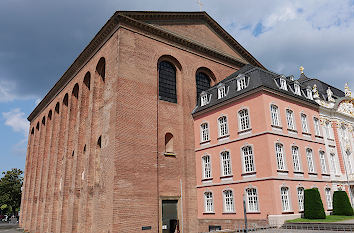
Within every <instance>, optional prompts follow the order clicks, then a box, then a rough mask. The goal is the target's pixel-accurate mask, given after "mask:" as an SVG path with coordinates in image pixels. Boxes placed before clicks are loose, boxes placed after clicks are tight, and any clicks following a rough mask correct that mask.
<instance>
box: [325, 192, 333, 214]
mask: <svg viewBox="0 0 354 233" xmlns="http://www.w3.org/2000/svg"><path fill="white" fill-rule="evenodd" d="M325 193H326V201H327V208H328V209H329V210H331V209H333V205H332V194H331V189H330V188H326V189H325Z"/></svg>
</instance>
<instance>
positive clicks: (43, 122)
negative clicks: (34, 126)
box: [42, 116, 45, 125]
mask: <svg viewBox="0 0 354 233" xmlns="http://www.w3.org/2000/svg"><path fill="white" fill-rule="evenodd" d="M42 124H43V125H45V116H44V117H43V118H42Z"/></svg>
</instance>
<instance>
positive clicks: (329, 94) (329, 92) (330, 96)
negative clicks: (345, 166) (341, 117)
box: [327, 87, 335, 102]
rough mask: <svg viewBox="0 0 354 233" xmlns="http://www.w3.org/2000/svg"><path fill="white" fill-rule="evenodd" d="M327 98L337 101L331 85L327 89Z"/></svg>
mask: <svg viewBox="0 0 354 233" xmlns="http://www.w3.org/2000/svg"><path fill="white" fill-rule="evenodd" d="M327 98H328V101H330V102H335V100H334V99H333V92H332V90H331V88H330V87H328V89H327Z"/></svg>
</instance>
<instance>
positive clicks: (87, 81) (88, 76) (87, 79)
mask: <svg viewBox="0 0 354 233" xmlns="http://www.w3.org/2000/svg"><path fill="white" fill-rule="evenodd" d="M90 83H91V74H90V72H87V73H86V74H85V77H84V84H85V86H86V87H87V88H88V89H89V90H90Z"/></svg>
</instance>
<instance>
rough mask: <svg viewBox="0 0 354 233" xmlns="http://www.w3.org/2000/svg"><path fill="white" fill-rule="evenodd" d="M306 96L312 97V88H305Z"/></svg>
mask: <svg viewBox="0 0 354 233" xmlns="http://www.w3.org/2000/svg"><path fill="white" fill-rule="evenodd" d="M307 98H308V99H310V100H312V99H313V97H312V90H311V89H310V88H308V89H307Z"/></svg>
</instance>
